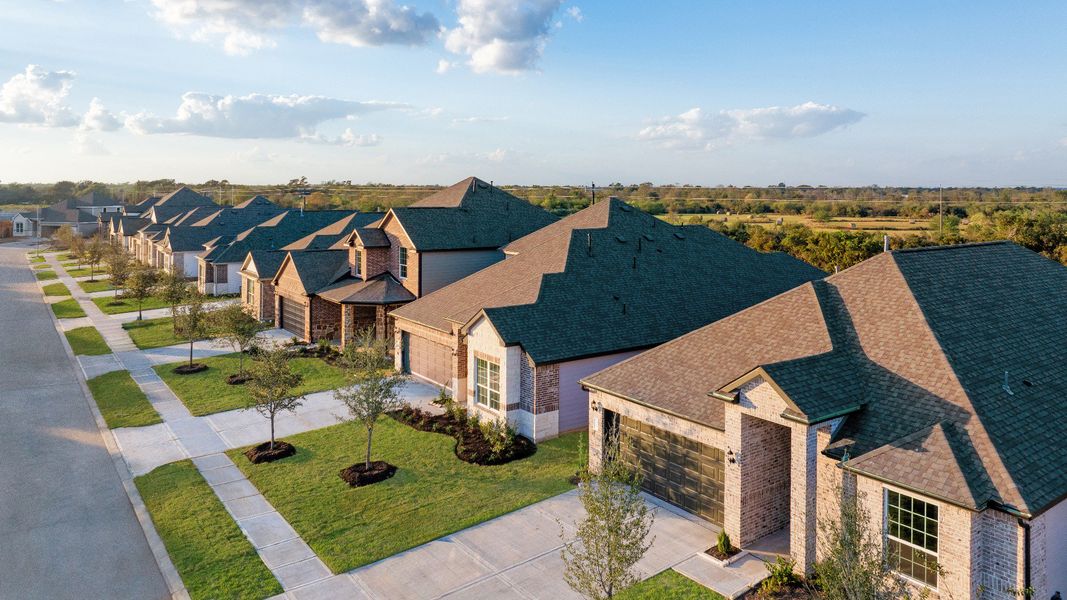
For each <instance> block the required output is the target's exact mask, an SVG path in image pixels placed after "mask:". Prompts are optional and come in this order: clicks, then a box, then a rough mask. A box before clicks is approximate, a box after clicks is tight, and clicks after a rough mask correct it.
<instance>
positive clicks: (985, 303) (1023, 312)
mask: <svg viewBox="0 0 1067 600" xmlns="http://www.w3.org/2000/svg"><path fill="white" fill-rule="evenodd" d="M801 299H803V301H800V300H801ZM1065 314H1067V268H1065V267H1063V266H1062V265H1059V264H1058V263H1055V262H1053V261H1051V260H1048V259H1046V258H1044V257H1042V256H1040V255H1038V254H1035V253H1033V252H1030V251H1028V250H1025V249H1023V248H1021V247H1019V246H1016V245H1014V244H1010V243H1005V242H1001V243H986V244H970V245H962V246H950V247H943V248H926V249H916V250H901V251H895V252H887V253H883V254H881V255H879V256H877V257H874V258H872V259H870V260H868V261H865V262H863V263H861V264H859V265H857V266H855V267H852V268H850V269H847V270H845V271H842V272H841V273H839V274H836V275H833V276H831V277H828V278H826V280H825V282H824V283H822V284H814V285H813V284H806V285H804V286H802V287H801V288H798V289H796V290H791V291H789V292H787V293H785V294H782V295H780V296H778V297H776V298H773V299H771V300H769V301H767V302H765V303H763V304H760V305H757V306H755V307H753V308H751V309H748V310H747V311H744V312H742V313H739V314H736V315H733V316H731V317H728V318H726V319H723V320H722V321H719V322H716V323H713V324H711V325H709V326H707V327H704V328H702V329H699V330H697V331H695V332H693V333H691V334H689V335H687V336H684V337H682V338H679V339H678V340H675V341H673V342H671V343H668V344H665V345H663V346H660V347H659V348H656V349H653V350H650V351H649V352H646V353H644V354H641V355H639V356H636V357H634V358H632V359H630V360H628V361H625V362H623V363H620V364H618V365H616V366H614V367H611V368H609V369H607V370H605V371H602V372H600V373H597V374H595V375H593V376H591V377H589V378H587V380H586V383H587V384H588V385H590V386H592V387H595V388H598V389H603V390H606V391H609V392H611V393H617V394H619V395H621V396H624V397H628V398H631V399H634V400H636V401H639V402H642V403H645V404H648V405H650V406H655V407H659V408H662V409H664V410H668V411H670V412H673V413H675V414H679V415H681V416H684V417H686V418H690V419H692V420H695V421H698V422H702V423H706V424H708V425H710V426H712V427H718V428H722V426H723V423H722V407H721V406H716V403H717V402H721V401H720V400H717V399H715V398H711V397H708V396H707V393H708V392H709V391H713V390H717V389H720V388H722V387H723V386H727V385H728V384H730V383H731V382H734V383H735V385H734V387H736V381H737V380H738V379H739V378H742V377H743V376H745V375H746V373H749V372H750V371H752V370H754V369H757V368H760V367H762V369H763V370H764V371H765V372H766V373H768V374H769V375H770V376H771V377H772V378H773V380H774V382H775V383H776V384H777V385H778V386H779V387H780V388H781V389H782V390H783V392H784V393H785V394H786V395H787V396H788V397H789V399H790V400H792V401H793V402H794V403H795V404H797V405H798V406H799V407H800V408H801V409H802V412H804V413H805V415H806V416H807V417H808V418H809V419H811V420H813V421H814V420H819V419H823V418H828V417H830V416H833V415H832V414H830V413H832V411H834V410H840V409H846V408H848V406H849V405H860V406H861V408H860V409H859V410H856V411H854V412H849V413H848V415H847V416H846V418H845V421H844V423H843V424H842V425H841V427H839V428H838V431H837V434H836V435H835V438H834V440H833V441H832V443H831V445H830V448H829V449H828V450H827V453H828V454H830V455H831V456H835V457H839V458H841V457H844V456H846V453H847V456H848V457H849V461H848V463H847V467H848V468H851V469H854V470H857V471H861V472H864V473H867V474H870V475H873V476H876V477H880V478H883V479H886V480H889V481H894V482H897V483H900V484H902V485H907V486H910V487H913V488H915V489H919V490H925V491H928V492H929V493H931V494H934V495H937V496H939V497H942V498H947V499H949V500H952V501H954V502H957V503H960V504H962V505H965V506H970V507H974V508H980V507H983V506H985V505H986V504H988V503H990V502H992V503H997V504H1002V505H1007V506H1011V507H1014V508H1016V509H1017V510H1020V511H1022V512H1029V513H1030V514H1038V513H1040V512H1041V511H1043V510H1044V509H1046V508H1048V507H1049V506H1051V505H1052V504H1053V503H1055V502H1057V501H1058V500H1059V499H1061V498H1062V497H1063V496H1064V494H1067V452H1062V451H1060V449H1061V447H1062V443H1063V440H1064V439H1067V418H1064V417H1067V401H1065V398H1067V350H1065V346H1064V340H1065V339H1067V320H1065V319H1064V318H1063V315H1065ZM831 340H833V341H832V342H831ZM1005 383H1006V385H1007V389H1005ZM731 389H732V388H731ZM1008 390H1010V393H1009V391H1008ZM722 391H730V389H725V390H722ZM955 470H958V471H959V476H955V475H954V474H953V473H954V471H955Z"/></svg>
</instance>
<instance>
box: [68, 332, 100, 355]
mask: <svg viewBox="0 0 1067 600" xmlns="http://www.w3.org/2000/svg"><path fill="white" fill-rule="evenodd" d="M66 336H67V341H68V342H70V349H71V350H73V351H74V354H80V355H83V356H97V355H100V354H111V348H109V347H108V345H107V342H105V341H104V336H102V335H100V332H99V331H97V330H96V327H78V328H77V329H71V330H70V331H68V332H66Z"/></svg>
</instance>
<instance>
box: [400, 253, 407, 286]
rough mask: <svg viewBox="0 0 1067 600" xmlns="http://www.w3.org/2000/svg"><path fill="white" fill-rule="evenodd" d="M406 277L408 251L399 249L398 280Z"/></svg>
mask: <svg viewBox="0 0 1067 600" xmlns="http://www.w3.org/2000/svg"><path fill="white" fill-rule="evenodd" d="M407 276H408V249H407V248H405V247H403V246H401V247H400V278H401V279H403V278H405V277H407Z"/></svg>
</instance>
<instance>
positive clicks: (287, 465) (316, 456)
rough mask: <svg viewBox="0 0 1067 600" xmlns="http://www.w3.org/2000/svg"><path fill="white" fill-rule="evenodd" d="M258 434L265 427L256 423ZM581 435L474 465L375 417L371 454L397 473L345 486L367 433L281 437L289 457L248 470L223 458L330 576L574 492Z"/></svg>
mask: <svg viewBox="0 0 1067 600" xmlns="http://www.w3.org/2000/svg"><path fill="white" fill-rule="evenodd" d="M263 427H264V431H266V428H267V423H266V420H264V424H263ZM582 437H584V434H583V433H573V434H568V435H565V436H562V437H559V438H557V439H554V440H549V441H547V442H543V443H541V444H540V445H539V446H538V450H537V453H536V454H534V455H533V456H531V457H529V458H526V459H523V460H517V461H514V462H510V463H508V464H506V465H498V466H493V467H482V466H477V465H472V464H469V463H465V462H463V461H461V460H459V459H458V458H456V455H455V452H454V446H455V440H453V439H452V438H451V437H450V436H447V435H442V434H438V433H429V432H422V431H417V430H415V429H412V428H411V427H408V426H407V425H404V424H402V423H400V422H398V421H396V420H394V419H392V418H389V417H382V419H381V420H380V421H379V422H378V424H377V426H376V427H375V428H374V446H373V452H374V454H373V456H374V458H375V459H381V460H387V461H389V462H390V463H391V464H394V465H396V466H397V467H399V470H398V471H397V472H396V475H395V476H393V477H392V478H390V479H387V480H385V481H382V482H379V483H375V484H373V485H368V486H365V487H359V488H350V487H349V486H348V485H347V484H346V483H345V482H344V481H342V480H341V478H340V477H339V476H338V473H339V472H340V471H341V469H344V468H345V467H348V466H350V465H352V464H354V463H356V462H358V461H359V460H360V458H361V456H362V453H363V451H364V449H365V448H366V443H367V432H366V430H365V429H363V428H362V427H361V426H359V425H357V424H355V423H342V424H339V425H334V426H331V427H326V428H323V429H319V430H316V431H310V432H307V433H302V434H299V435H293V436H286V438H285V441H287V442H289V443H291V444H293V445H295V446H296V448H297V451H296V455H295V456H291V457H289V458H284V459H282V460H279V461H276V462H273V463H264V464H259V465H254V464H252V463H250V462H249V461H248V459H247V458H245V457H244V456H243V455H242V452H244V450H246V449H245V448H242V449H237V450H231V451H230V452H229V453H228V454H229V455H230V458H231V459H233V461H234V462H235V463H236V464H237V466H238V467H239V468H240V469H241V470H242V471H243V472H244V473H245V475H246V476H247V477H248V478H249V479H250V480H251V481H252V483H253V484H255V486H256V487H257V488H259V490H260V491H261V492H262V493H263V495H264V496H266V498H267V500H268V501H269V502H270V503H271V504H273V505H274V507H275V508H276V509H277V510H278V512H280V513H281V514H282V515H283V516H284V517H285V518H286V520H288V521H289V523H290V524H291V525H292V526H293V527H294V528H296V530H297V532H298V533H299V534H300V536H301V537H302V538H303V539H304V541H306V542H307V543H308V544H309V545H310V546H311V548H312V549H314V550H315V553H316V554H318V556H319V557H320V558H321V559H322V560H323V562H325V563H326V565H327V566H328V567H330V569H331V570H333V572H334V573H341V572H344V571H348V570H350V569H354V568H356V567H359V566H362V565H366V564H369V563H372V562H374V561H377V560H380V559H383V558H385V557H387V556H392V555H393V554H396V553H398V552H402V551H404V550H407V549H409V548H413V547H415V546H418V545H420V544H424V543H426V542H429V541H431V540H434V539H437V538H439V537H441V536H444V535H448V534H450V533H454V532H456V531H459V530H461V529H465V528H467V527H470V526H472V525H476V524H478V523H481V522H483V521H486V520H488V519H492V518H494V517H498V516H500V515H503V514H505V513H509V512H511V511H514V510H517V509H519V508H522V507H524V506H527V505H530V504H533V503H534V502H538V501H540V500H544V499H545V498H549V497H551V496H555V495H557V494H561V493H563V492H566V491H569V490H571V489H573V488H574V486H573V485H572V484H571V483H570V481H569V478H570V477H571V476H573V475H574V474H575V472H576V471H577V470H578V466H579V463H578V447H579V442H580V440H581V439H582Z"/></svg>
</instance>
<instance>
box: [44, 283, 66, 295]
mask: <svg viewBox="0 0 1067 600" xmlns="http://www.w3.org/2000/svg"><path fill="white" fill-rule="evenodd" d="M43 289H44V295H45V296H69V295H70V290H69V289H67V286H65V285H63V284H62V283H50V284H48V285H46V286H44V288H43Z"/></svg>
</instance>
